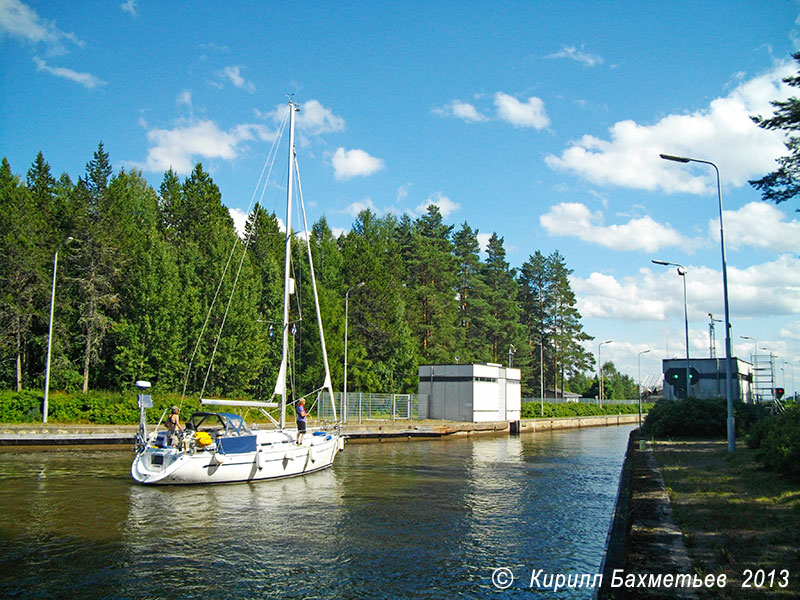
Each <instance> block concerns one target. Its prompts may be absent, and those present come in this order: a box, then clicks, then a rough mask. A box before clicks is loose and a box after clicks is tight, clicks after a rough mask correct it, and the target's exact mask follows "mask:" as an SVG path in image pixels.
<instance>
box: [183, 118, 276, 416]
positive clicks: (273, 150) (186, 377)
mask: <svg viewBox="0 0 800 600" xmlns="http://www.w3.org/2000/svg"><path fill="white" fill-rule="evenodd" d="M287 120H288V117H284V119H283V122H282V123H281V125H280V127H279V131H278V134H277V135H276V136H275V139H274V140H273V141H272V147H271V148H270V150H269V153H268V154H267V158H266V160H265V161H264V166H263V167H262V169H261V175H260V176H259V178H258V183H257V184H256V187H255V189H254V190H253V195H252V197H251V199H250V206H252V204H253V199H254V198H255V196H256V193H257V192H258V188H259V187H260V186H261V181H262V179H263V177H264V171H265V170H266V168H267V164H269V165H270V167H269V173H268V175H267V182H269V178H270V176H271V174H272V167H273V166H274V164H275V157H276V156H277V145H278V142H279V141H280V139H281V138H282V137H283V132H284V129H285V127H286V122H287ZM270 156H272V161H271V162H270ZM266 187H267V183H265V184H264V188H265V189H266ZM261 195H262V197H263V195H264V194H263V192H262V194H261ZM250 206H248V212H250ZM254 229H255V221H254V222H253V227H251V229H250V233H249V234H248V236H247V239H248V243H249V239H250V236H251V235H252V232H253V230H254ZM237 241H238V236H236V238H235V239H234V241H233V245H232V246H231V252H230V254H229V255H228V260H227V262H226V263H225V268H224V269H223V271H222V275H221V276H220V278H219V283H218V284H217V289H216V291H215V292H214V298H213V299H212V300H211V305H210V306H209V307H208V312H207V313H206V318H205V321H204V322H203V326H202V327H201V328H200V335H198V336H197V343H196V344H195V346H194V350H193V351H192V355H191V357H190V358H189V363H188V364H187V365H186V372H185V373H184V376H183V390H182V391H181V402H180V407H179V410H180V409H182V408H183V401H184V399H185V398H186V387H187V385H188V383H189V373H190V371H191V369H192V363H193V362H194V358H195V356H196V355H197V351H198V349H199V348H200V342H201V341H202V340H203V335H204V334H205V330H206V327H207V326H208V321H209V319H210V318H211V311H212V310H213V309H214V305H215V304H216V302H217V297H218V296H219V292H220V290H221V289H222V284H223V282H224V281H225V276H226V274H227V272H228V268H229V266H230V263H231V259H232V258H233V254H234V252H235V250H236V244H237ZM242 256H243V258H244V255H242ZM240 269H241V265H240ZM237 277H238V273H237ZM234 289H235V285H234ZM231 296H233V290H231ZM228 304H229V306H230V302H229V303H228ZM225 314H226V315H227V309H226V311H225ZM223 323H224V320H223ZM217 342H219V339H217ZM216 347H217V344H215V345H214V349H215V351H216ZM212 364H213V357H212V360H211V362H209V370H210V369H211V365H212ZM206 380H208V375H206ZM203 389H204V390H205V381H204V382H203ZM200 395H201V396H202V392H201V394H200Z"/></svg>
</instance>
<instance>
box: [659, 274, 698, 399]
mask: <svg viewBox="0 0 800 600" xmlns="http://www.w3.org/2000/svg"><path fill="white" fill-rule="evenodd" d="M653 262H654V263H655V264H657V265H664V266H665V267H678V275H680V276H681V277H683V323H684V332H685V335H686V397H687V398H688V397H689V392H690V391H691V389H692V379H691V377H690V375H689V310H688V308H687V307H688V304H687V303H686V267H684V266H683V265H681V264H679V263H674V262H667V261H665V260H653Z"/></svg>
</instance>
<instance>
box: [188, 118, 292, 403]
mask: <svg viewBox="0 0 800 600" xmlns="http://www.w3.org/2000/svg"><path fill="white" fill-rule="evenodd" d="M284 123H285V119H284ZM276 140H277V138H276ZM275 148H276V144H275V143H273V145H272V148H271V149H270V153H272V152H273V150H274V149H275ZM276 154H277V153H276ZM267 160H268V161H269V156H268V157H267ZM274 164H275V155H273V157H272V164H271V165H270V169H269V173H270V174H271V173H272V165H274ZM265 169H266V163H265V165H264V169H262V171H261V174H262V176H263V174H264V170H265ZM268 182H269V176H268V177H267V182H265V184H264V187H265V188H266V185H267V183H268ZM260 185H261V178H259V183H258V185H257V186H256V190H254V191H253V198H255V195H256V192H257V191H258V186H260ZM262 195H263V192H262ZM251 202H252V200H251ZM257 219H258V213H257V212H255V210H254V211H253V220H252V223H251V227H250V231H248V232H247V236H246V237H245V243H244V248H243V249H242V256H241V258H240V259H239V266H238V268H237V269H236V275H235V276H234V278H233V285H232V286H231V293H230V296H228V304H227V305H226V306H225V313H224V314H223V315H222V322H221V323H220V325H219V330H218V331H217V338H216V339H215V340H214V349H213V350H212V351H211V358H210V359H209V361H208V369H207V370H206V376H205V378H204V379H203V387H202V388H201V389H200V397H201V398H202V397H203V393H204V392H205V390H206V385H207V384H208V378H209V376H210V375H211V368H212V367H213V366H214V359H215V358H216V355H217V348H218V347H219V341H220V339H222V331H223V329H224V328H225V322H226V321H227V320H228V313H229V312H230V309H231V304H232V303H233V295H234V293H235V292H236V285H237V284H238V283H239V276H240V275H241V273H242V266H243V265H244V258H245V256H246V255H247V249H248V248H249V247H250V240H252V239H253V235H254V234H255V231H256V223H257Z"/></svg>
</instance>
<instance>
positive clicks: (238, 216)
mask: <svg viewBox="0 0 800 600" xmlns="http://www.w3.org/2000/svg"><path fill="white" fill-rule="evenodd" d="M228 213H229V214H230V215H231V219H233V228H234V229H235V230H236V233H237V234H238V235H239V237H240V238H244V227H245V225H247V219H248V217H250V215H249V214H247V213H246V212H245V211H243V210H240V209H238V208H229V209H228Z"/></svg>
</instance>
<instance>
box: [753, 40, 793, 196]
mask: <svg viewBox="0 0 800 600" xmlns="http://www.w3.org/2000/svg"><path fill="white" fill-rule="evenodd" d="M792 58H794V59H795V61H797V62H798V63H800V52H798V53H796V54H793V55H792ZM783 81H784V83H788V84H789V85H790V86H791V87H793V88H799V87H800V73H798V74H796V75H794V76H791V77H786V78H785V79H784V80H783ZM771 104H772V106H773V107H775V112H774V113H773V116H772V117H771V118H767V119H765V118H763V117H761V116H757V117H752V118H753V121H754V122H755V123H756V124H757V125H758V126H759V127H761V128H762V129H767V130H773V131H783V132H785V133H786V141H785V142H784V145H785V146H786V149H787V150H788V154H787V155H786V156H781V157H779V158H778V159H777V161H776V162H777V163H778V165H779V166H778V169H777V170H775V171H773V172H772V173H769V174H767V175H765V176H764V177H762V178H761V179H755V180H751V181H750V182H749V183H750V185H752V186H753V187H754V188H756V189H757V190H759V191H760V192H761V197H762V198H763V199H764V200H768V201H770V202H774V203H775V204H780V203H781V202H785V201H786V200H790V199H791V198H794V197H795V196H797V195H798V194H800V137H798V136H797V131H798V129H800V99H798V98H797V96H792V97H790V98H789V99H788V100H784V101H774V102H771Z"/></svg>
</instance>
